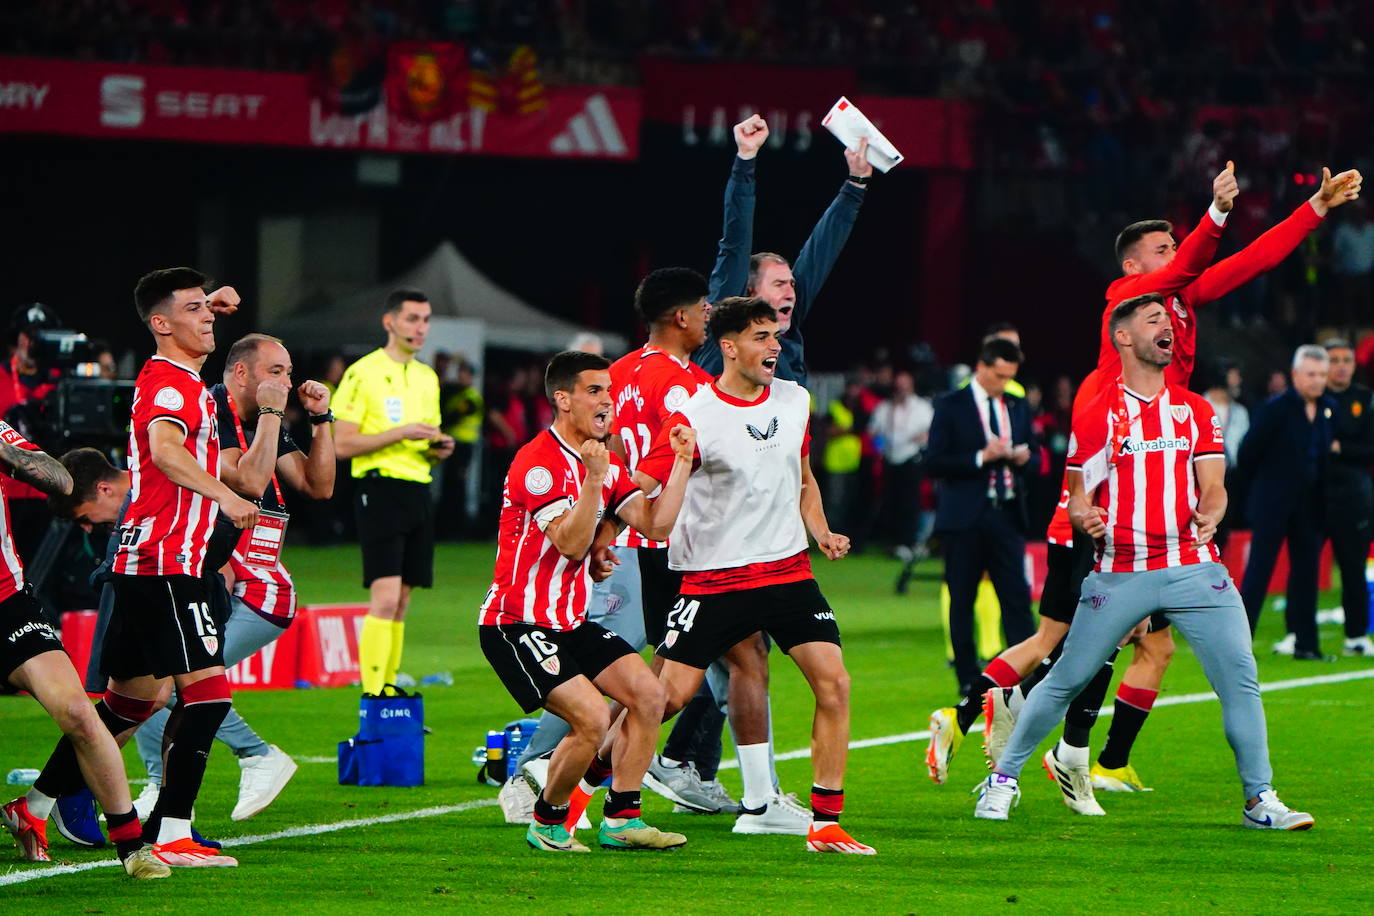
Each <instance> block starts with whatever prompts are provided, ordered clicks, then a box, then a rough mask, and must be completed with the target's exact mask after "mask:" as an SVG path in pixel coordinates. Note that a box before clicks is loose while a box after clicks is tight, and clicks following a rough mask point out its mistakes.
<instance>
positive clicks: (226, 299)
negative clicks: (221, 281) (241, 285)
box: [205, 286, 243, 315]
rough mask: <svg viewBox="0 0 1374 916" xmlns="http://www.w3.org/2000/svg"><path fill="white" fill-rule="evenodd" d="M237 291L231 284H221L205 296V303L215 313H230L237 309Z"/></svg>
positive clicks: (238, 300) (238, 301)
mask: <svg viewBox="0 0 1374 916" xmlns="http://www.w3.org/2000/svg"><path fill="white" fill-rule="evenodd" d="M242 301H243V300H241V299H240V298H239V294H238V291H237V290H236V289H234V288H233V287H232V286H221V287H220V288H219V289H217V290H215V291H214V292H213V293H211V294H210V295H208V296H206V297H205V304H206V305H207V306H209V307H210V311H212V312H214V313H215V314H216V315H232V314H234V313H235V312H237V311H238V310H239V303H240V302H242Z"/></svg>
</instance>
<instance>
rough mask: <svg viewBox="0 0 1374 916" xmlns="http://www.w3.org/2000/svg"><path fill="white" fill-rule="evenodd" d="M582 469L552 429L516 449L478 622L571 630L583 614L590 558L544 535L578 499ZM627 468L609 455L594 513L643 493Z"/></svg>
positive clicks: (621, 505)
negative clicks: (570, 553) (568, 553)
mask: <svg viewBox="0 0 1374 916" xmlns="http://www.w3.org/2000/svg"><path fill="white" fill-rule="evenodd" d="M586 476H587V469H586V467H585V466H584V465H583V464H582V458H581V456H579V455H578V454H577V450H576V449H574V448H572V447H571V446H569V445H568V444H567V443H566V442H564V441H563V439H562V437H561V436H559V435H558V434H557V433H556V432H554V431H553V430H552V429H546V430H544V431H543V432H542V433H540V434H539V435H537V436H535V437H534V439H532V440H531V441H530V442H529V443H528V444H527V445H525V447H524V448H522V449H520V451H518V452H516V453H515V460H514V461H512V462H511V466H510V470H509V471H508V472H506V483H505V487H504V489H503V491H502V503H501V522H500V526H499V530H498V532H497V546H496V574H495V576H494V578H493V581H492V584H491V588H490V589H489V590H488V591H487V597H486V600H484V601H483V602H482V612H481V615H480V616H479V617H478V623H480V624H483V625H488V626H490V625H494V624H503V623H526V624H532V625H535V626H541V627H548V628H549V629H551V630H571V629H572V628H573V627H576V626H578V625H580V624H581V623H582V621H583V620H584V619H586V616H587V598H588V596H589V595H590V594H591V589H592V578H591V573H590V572H589V570H588V559H589V558H588V557H583V558H582V559H581V560H576V561H574V560H569V559H568V558H567V557H565V556H563V555H562V554H561V553H559V552H558V548H557V547H555V546H554V544H553V542H552V541H550V540H549V539H548V537H546V536H545V534H544V529H545V528H547V527H548V526H549V523H550V522H552V521H553V520H554V519H556V518H558V517H559V516H560V515H562V514H563V513H565V512H567V511H569V510H570V509H572V507H573V505H574V504H575V503H576V502H577V495H578V492H579V491H580V490H581V489H582V481H583V480H584V479H585V478H586ZM643 495H644V494H643V492H642V491H641V490H640V489H639V487H637V486H635V483H634V481H633V480H631V479H630V470H629V468H627V467H626V466H625V463H624V462H623V461H621V460H620V458H619V457H618V456H617V455H615V454H612V455H611V465H610V467H609V468H608V469H607V471H606V479H605V480H604V481H603V482H602V486H601V496H600V505H599V508H598V511H597V518H598V519H600V518H602V517H603V516H604V515H605V514H606V511H607V509H608V508H609V510H610V512H611V513H612V514H616V513H618V512H620V510H621V509H623V508H624V507H625V505H626V503H628V502H629V501H630V500H632V499H634V498H636V497H640V496H643Z"/></svg>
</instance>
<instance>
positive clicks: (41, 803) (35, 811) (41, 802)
mask: <svg viewBox="0 0 1374 916" xmlns="http://www.w3.org/2000/svg"><path fill="white" fill-rule="evenodd" d="M24 801H26V802H28V805H29V813H30V814H32V815H33V816H34V817H36V818H38V819H39V820H40V821H46V820H47V819H48V815H49V814H51V813H52V806H53V805H55V804H57V799H55V798H53V797H52V796H51V795H44V794H43V793H42V792H39V791H38V790H37V789H34V788H30V789H29V791H28V794H26V795H25V796H24Z"/></svg>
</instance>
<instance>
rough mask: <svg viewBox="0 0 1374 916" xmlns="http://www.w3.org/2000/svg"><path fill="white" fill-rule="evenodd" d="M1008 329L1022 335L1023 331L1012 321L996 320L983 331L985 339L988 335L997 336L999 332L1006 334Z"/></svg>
mask: <svg viewBox="0 0 1374 916" xmlns="http://www.w3.org/2000/svg"><path fill="white" fill-rule="evenodd" d="M1007 331H1011V332H1012V333H1013V334H1016V335H1020V333H1021V332H1020V331H1018V330H1017V329H1016V325H1014V324H1012V323H1011V322H1010V321H994V322H993V323H992V324H990V325H988V329H987V330H986V331H984V332H983V337H984V338H985V339H986V338H988V337H996V336H997V335H998V334H1005V333H1006V332H1007Z"/></svg>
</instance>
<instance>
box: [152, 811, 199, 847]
mask: <svg viewBox="0 0 1374 916" xmlns="http://www.w3.org/2000/svg"><path fill="white" fill-rule="evenodd" d="M190 838H191V822H190V821H188V820H186V819H184V818H180V817H164V818H163V819H162V825H161V826H159V827H158V830H157V842H158V845H159V846H161V845H162V844H163V843H175V842H176V841H177V840H189V839H190Z"/></svg>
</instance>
